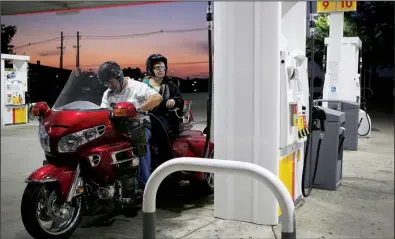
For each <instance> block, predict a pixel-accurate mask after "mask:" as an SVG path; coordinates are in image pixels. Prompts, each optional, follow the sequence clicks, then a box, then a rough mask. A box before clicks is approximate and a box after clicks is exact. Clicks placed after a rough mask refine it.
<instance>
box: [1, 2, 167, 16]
mask: <svg viewBox="0 0 395 239" xmlns="http://www.w3.org/2000/svg"><path fill="white" fill-rule="evenodd" d="M166 2H174V1H144V2H143V1H89V2H88V1H81V2H78V1H56V2H55V1H24V2H19V1H2V2H1V16H10V15H25V14H38V13H51V12H54V13H67V12H71V13H72V12H76V11H79V10H87V9H97V8H109V7H122V6H133V5H143V4H158V3H166Z"/></svg>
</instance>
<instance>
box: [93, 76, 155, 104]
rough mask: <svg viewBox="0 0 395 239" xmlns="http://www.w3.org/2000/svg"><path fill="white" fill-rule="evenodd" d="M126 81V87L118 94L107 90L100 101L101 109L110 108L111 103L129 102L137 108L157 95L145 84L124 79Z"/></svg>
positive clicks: (127, 78)
mask: <svg viewBox="0 0 395 239" xmlns="http://www.w3.org/2000/svg"><path fill="white" fill-rule="evenodd" d="M125 80H127V81H128V82H127V85H126V87H125V88H124V89H123V90H122V92H120V93H119V94H114V93H112V92H111V90H110V89H107V90H106V91H105V92H104V94H103V98H102V101H101V105H100V107H101V108H110V106H111V104H112V103H115V104H117V103H119V102H130V103H132V104H134V106H136V108H139V107H140V105H142V104H143V103H144V102H145V101H146V100H147V99H148V98H149V97H151V96H153V95H156V94H158V92H156V91H155V90H153V89H151V88H150V87H149V86H147V85H146V84H144V83H142V82H140V81H136V80H133V79H130V78H129V77H125Z"/></svg>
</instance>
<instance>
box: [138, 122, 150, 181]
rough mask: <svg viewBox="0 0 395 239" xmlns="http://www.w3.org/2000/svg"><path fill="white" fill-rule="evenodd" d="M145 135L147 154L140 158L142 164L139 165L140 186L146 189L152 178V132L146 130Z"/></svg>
mask: <svg viewBox="0 0 395 239" xmlns="http://www.w3.org/2000/svg"><path fill="white" fill-rule="evenodd" d="M145 135H146V140H147V142H146V143H147V145H146V148H147V154H146V155H145V156H143V157H140V163H139V169H140V172H139V176H138V181H139V184H140V185H141V186H142V187H145V184H146V183H147V181H148V178H149V177H150V176H151V149H150V144H149V139H150V138H151V131H149V130H148V129H145Z"/></svg>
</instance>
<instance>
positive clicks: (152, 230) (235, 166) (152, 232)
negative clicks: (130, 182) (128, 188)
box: [142, 157, 296, 239]
mask: <svg viewBox="0 0 395 239" xmlns="http://www.w3.org/2000/svg"><path fill="white" fill-rule="evenodd" d="M183 170H186V171H195V172H210V173H233V174H239V175H248V176H250V175H251V176H253V177H254V178H256V179H258V180H259V181H261V182H262V183H263V184H264V185H265V186H266V187H268V188H269V190H270V191H272V192H273V194H274V196H275V197H276V199H277V201H278V203H279V205H280V208H281V210H282V213H283V215H282V216H281V219H282V225H281V239H295V238H296V220H295V205H294V202H293V200H292V198H291V195H290V194H289V192H288V189H287V188H286V187H285V185H284V184H283V183H282V182H281V180H280V179H279V178H278V177H277V176H276V175H274V174H273V173H272V172H270V171H269V170H267V169H265V168H263V167H260V166H258V165H256V164H252V163H247V162H240V161H229V160H220V159H208V158H190V157H183V158H175V159H172V160H169V161H167V162H165V163H163V164H162V165H160V166H159V167H158V168H156V169H155V171H154V172H153V173H152V175H151V176H150V178H149V180H148V182H147V185H146V187H145V190H144V196H143V208H142V211H143V238H144V239H156V216H155V212H156V194H157V191H158V188H159V185H160V184H161V183H162V181H163V180H164V179H165V178H166V177H167V176H168V175H170V174H172V173H174V172H177V171H183Z"/></svg>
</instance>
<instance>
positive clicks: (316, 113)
mask: <svg viewBox="0 0 395 239" xmlns="http://www.w3.org/2000/svg"><path fill="white" fill-rule="evenodd" d="M312 119H313V121H316V122H317V121H319V122H320V130H321V131H322V132H325V120H326V114H325V111H323V110H322V109H321V108H320V107H318V106H313V112H312ZM312 130H319V128H318V127H317V126H316V125H313V128H312Z"/></svg>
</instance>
